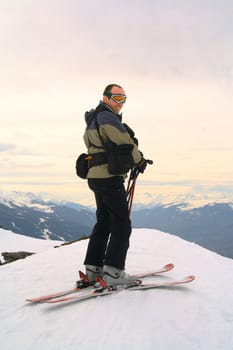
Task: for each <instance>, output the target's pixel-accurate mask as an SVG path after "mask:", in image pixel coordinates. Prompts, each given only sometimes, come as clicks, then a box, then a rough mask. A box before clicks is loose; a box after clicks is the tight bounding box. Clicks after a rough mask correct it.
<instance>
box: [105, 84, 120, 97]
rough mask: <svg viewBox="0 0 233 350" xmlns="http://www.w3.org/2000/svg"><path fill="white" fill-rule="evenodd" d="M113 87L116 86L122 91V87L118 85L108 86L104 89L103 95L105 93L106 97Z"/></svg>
mask: <svg viewBox="0 0 233 350" xmlns="http://www.w3.org/2000/svg"><path fill="white" fill-rule="evenodd" d="M114 86H116V87H118V88H120V89H122V87H121V86H120V85H118V84H109V85H107V86H106V88H105V89H104V92H103V95H106V93H107V95H108V92H111V90H112V88H113V87H114Z"/></svg>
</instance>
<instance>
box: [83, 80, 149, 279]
mask: <svg viewBox="0 0 233 350" xmlns="http://www.w3.org/2000/svg"><path fill="white" fill-rule="evenodd" d="M125 102H126V94H125V91H124V90H123V88H122V87H121V86H119V85H117V84H111V85H108V86H107V87H106V88H105V90H104V92H103V99H102V101H100V103H99V105H98V106H97V108H96V109H95V110H91V111H90V112H86V114H85V120H86V123H87V127H86V131H85V134H84V141H85V144H86V146H87V149H88V155H89V157H90V159H91V160H90V161H89V170H88V174H87V179H88V186H89V188H90V189H91V190H92V191H93V192H94V195H95V200H96V206H97V211H96V216H97V223H96V224H95V226H94V228H93V231H92V234H91V236H90V240H89V244H88V248H87V252H86V257H85V261H84V264H85V266H86V274H87V276H88V278H89V280H90V281H91V282H95V280H96V277H97V276H102V277H104V279H105V281H106V282H107V284H108V285H117V284H131V283H132V282H133V278H132V277H131V276H130V275H129V274H127V273H126V272H125V271H124V269H125V260H126V255H127V250H128V248H129V238H130V234H131V221H130V218H129V212H128V204H127V194H126V190H125V188H124V178H125V176H126V174H125V173H122V174H121V173H120V174H118V173H117V172H115V173H114V171H111V170H110V167H111V165H110V162H111V161H110V158H109V157H108V149H109V148H108V145H115V146H119V148H121V149H128V151H127V152H128V153H130V154H128V155H129V156H130V157H131V159H132V162H133V164H132V167H136V168H137V169H138V171H139V172H141V173H143V172H144V170H145V168H146V165H147V162H146V160H145V159H144V158H143V156H142V153H141V152H140V151H139V150H138V147H137V140H136V139H135V138H134V132H133V131H132V130H131V129H130V128H129V127H128V126H127V125H126V124H123V123H122V116H121V115H120V114H119V113H120V111H121V109H122V107H123V104H124V103H125ZM127 152H126V153H127ZM126 158H127V157H126ZM126 158H125V155H124V156H123V158H122V161H123V162H124V160H125V159H126ZM128 170H129V169H127V171H128Z"/></svg>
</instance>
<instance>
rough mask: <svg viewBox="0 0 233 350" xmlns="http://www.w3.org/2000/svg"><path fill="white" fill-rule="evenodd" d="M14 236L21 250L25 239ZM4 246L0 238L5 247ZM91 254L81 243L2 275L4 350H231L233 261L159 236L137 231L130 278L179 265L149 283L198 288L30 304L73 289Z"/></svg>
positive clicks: (40, 255)
mask: <svg viewBox="0 0 233 350" xmlns="http://www.w3.org/2000/svg"><path fill="white" fill-rule="evenodd" d="M12 235H14V236H15V237H14V247H16V246H17V242H18V238H19V235H16V234H13V233H12ZM2 239H3V240H4V235H3V234H2V232H0V247H1V246H2ZM27 240H28V238H27V237H25V249H27V247H26V244H27V243H26V242H27ZM43 242H44V241H43ZM21 243H22V242H20V241H19V244H21ZM39 244H40V243H39V241H38V246H39ZM86 246H87V241H80V242H77V243H74V244H71V245H67V246H62V247H60V248H57V249H55V248H50V249H47V248H48V247H46V250H44V251H41V252H40V253H38V254H35V255H32V256H30V257H28V258H26V259H24V260H18V261H16V262H14V263H11V264H7V265H3V266H1V267H0V283H1V288H0V300H1V303H0V324H1V327H0V341H1V346H2V349H4V350H15V349H18V350H31V349H33V350H41V349H45V350H77V349H81V350H106V349H111V350H130V349H132V350H142V349H144V350H232V349H233V289H232V285H233V260H231V259H228V258H224V257H222V256H220V255H217V254H216V253H213V252H210V251H208V250H206V249H204V248H201V247H199V246H197V245H196V244H193V243H190V242H186V241H184V240H182V239H181V238H178V237H176V236H173V235H170V234H167V233H163V232H160V231H157V230H149V229H134V230H133V233H132V238H131V247H130V250H129V253H128V259H127V270H128V272H130V273H136V272H141V271H145V270H151V269H153V268H158V267H161V266H163V265H164V264H166V263H169V262H173V263H174V264H175V269H174V270H172V271H170V272H168V273H167V274H164V275H161V276H160V277H154V278H152V279H149V280H148V281H152V280H153V281H169V280H171V279H173V278H174V279H175V278H179V277H184V276H186V275H190V274H195V275H196V280H195V281H194V282H192V283H190V284H189V285H186V286H183V287H176V288H170V289H168V288H167V289H165V288H164V289H155V290H148V291H134V292H132V291H131V292H129V291H122V292H120V293H117V294H115V295H109V296H105V297H99V298H96V299H93V300H89V301H84V302H80V303H65V304H62V305H61V304H60V305H56V304H54V305H49V304H30V303H27V302H26V301H25V299H26V298H28V297H36V296H39V295H41V294H47V293H49V292H55V291H59V290H66V289H69V288H70V287H71V286H73V284H74V281H75V280H76V279H77V275H78V269H79V268H80V267H81V268H82V261H83V258H84V254H85V249H86ZM14 249H15V248H14ZM20 249H22V246H20ZM9 250H12V249H10V247H9ZM0 251H1V249H0Z"/></svg>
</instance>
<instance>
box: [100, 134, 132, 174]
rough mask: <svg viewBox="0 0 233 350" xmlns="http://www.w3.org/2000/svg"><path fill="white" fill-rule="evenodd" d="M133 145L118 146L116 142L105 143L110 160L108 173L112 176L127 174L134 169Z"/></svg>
mask: <svg viewBox="0 0 233 350" xmlns="http://www.w3.org/2000/svg"><path fill="white" fill-rule="evenodd" d="M133 148H134V146H133V145H131V144H121V145H116V144H115V143H114V142H111V141H109V142H107V143H105V149H106V151H107V158H108V171H109V173H110V174H112V175H121V174H125V173H127V172H128V171H129V170H130V169H132V168H133V167H134V161H133V156H132V150H133Z"/></svg>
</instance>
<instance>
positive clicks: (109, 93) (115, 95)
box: [104, 91, 127, 104]
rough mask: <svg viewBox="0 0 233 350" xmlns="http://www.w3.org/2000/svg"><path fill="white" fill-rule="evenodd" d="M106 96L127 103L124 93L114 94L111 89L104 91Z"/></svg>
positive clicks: (117, 101)
mask: <svg viewBox="0 0 233 350" xmlns="http://www.w3.org/2000/svg"><path fill="white" fill-rule="evenodd" d="M104 95H105V96H107V97H108V98H111V99H112V100H113V101H114V102H116V103H119V104H120V103H125V102H126V98H127V97H126V95H123V94H112V93H111V92H109V91H106V92H105V93H104Z"/></svg>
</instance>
